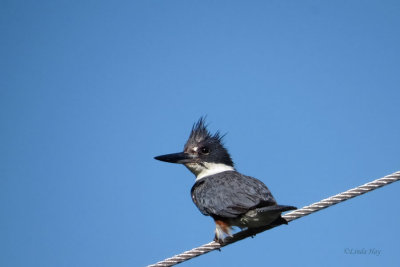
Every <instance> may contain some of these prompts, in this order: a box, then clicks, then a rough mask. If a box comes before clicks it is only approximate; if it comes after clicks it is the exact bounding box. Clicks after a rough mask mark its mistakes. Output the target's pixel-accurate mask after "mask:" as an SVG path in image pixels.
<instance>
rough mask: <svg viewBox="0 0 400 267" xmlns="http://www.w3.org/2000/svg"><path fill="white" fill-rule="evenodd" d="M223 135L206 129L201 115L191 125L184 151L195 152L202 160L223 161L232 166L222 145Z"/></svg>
mask: <svg viewBox="0 0 400 267" xmlns="http://www.w3.org/2000/svg"><path fill="white" fill-rule="evenodd" d="M223 137H224V136H223V135H222V136H221V135H220V133H219V131H217V132H216V133H215V134H211V133H210V132H209V131H208V130H207V125H206V123H205V118H204V117H201V118H200V119H199V120H198V121H197V122H196V123H195V124H194V125H193V127H192V131H191V133H190V136H189V139H188V140H187V142H186V144H185V148H184V152H185V153H189V154H196V156H197V157H198V158H199V159H200V160H202V161H204V162H212V163H223V164H226V165H229V166H232V167H233V161H232V159H231V157H230V155H229V153H228V150H227V149H226V148H225V147H224V145H223V142H222V139H223Z"/></svg>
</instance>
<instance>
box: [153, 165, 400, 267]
mask: <svg viewBox="0 0 400 267" xmlns="http://www.w3.org/2000/svg"><path fill="white" fill-rule="evenodd" d="M398 180H400V171H398V172H395V173H392V174H389V175H387V176H385V177H382V178H379V179H376V180H374V181H372V182H369V183H366V184H364V185H360V186H358V187H356V188H353V189H349V190H347V191H345V192H342V193H340V194H337V195H334V196H331V197H328V198H325V199H323V200H321V201H318V202H316V203H314V204H311V205H309V206H305V207H303V208H301V209H298V210H295V211H292V212H289V213H287V214H285V215H283V216H282V217H283V218H285V219H286V220H287V221H288V222H291V221H294V220H296V219H299V218H301V217H304V216H307V215H309V214H311V213H314V212H317V211H319V210H322V209H325V208H328V207H330V206H333V205H336V204H338V203H340V202H343V201H346V200H348V199H351V198H353V197H357V196H360V195H362V194H365V193H368V192H370V191H372V190H375V189H377V188H380V187H383V186H385V185H388V184H391V183H393V182H396V181H398ZM276 226H278V225H269V226H266V227H262V228H257V229H248V230H244V231H241V232H239V233H237V234H235V235H233V237H231V238H229V237H228V238H227V239H226V240H225V241H224V243H223V244H219V243H217V242H215V241H212V242H210V243H208V244H204V245H202V246H200V247H197V248H194V249H191V250H188V251H185V252H183V253H181V254H178V255H175V256H173V257H171V258H168V259H165V260H163V261H160V262H157V263H155V264H152V265H149V266H148V267H166V266H173V265H175V264H178V263H181V262H184V261H187V260H190V259H192V258H195V257H198V256H200V255H203V254H206V253H208V252H211V251H213V250H217V249H220V248H221V247H224V246H227V245H229V244H232V243H234V242H237V241H239V240H242V239H244V238H247V237H249V236H254V235H256V234H258V233H261V232H263V231H265V230H268V229H271V228H274V227H276Z"/></svg>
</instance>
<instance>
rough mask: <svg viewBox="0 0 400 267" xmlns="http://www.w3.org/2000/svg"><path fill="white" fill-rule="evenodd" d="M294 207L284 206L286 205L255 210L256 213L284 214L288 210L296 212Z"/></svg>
mask: <svg viewBox="0 0 400 267" xmlns="http://www.w3.org/2000/svg"><path fill="white" fill-rule="evenodd" d="M296 209H297V208H296V207H293V206H286V205H274V206H267V207H261V208H257V212H261V213H263V212H274V211H276V212H284V211H288V210H296Z"/></svg>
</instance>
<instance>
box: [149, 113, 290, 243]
mask: <svg viewBox="0 0 400 267" xmlns="http://www.w3.org/2000/svg"><path fill="white" fill-rule="evenodd" d="M222 137H223V136H221V135H220V133H219V132H216V133H215V134H211V133H210V132H209V131H208V130H207V127H206V125H205V120H204V118H200V119H199V121H198V122H197V123H195V124H194V125H193V127H192V131H191V133H190V136H189V139H188V140H187V142H186V144H185V147H184V150H183V152H181V153H174V154H167V155H162V156H157V157H155V159H157V160H161V161H165V162H170V163H179V164H183V165H185V166H186V167H187V168H188V169H189V170H190V171H191V172H192V173H193V174H194V175H196V182H195V184H194V185H193V187H192V190H191V195H192V199H193V202H194V204H196V206H197V208H198V209H199V210H200V212H201V213H203V214H204V215H206V216H211V217H212V218H213V219H214V221H215V224H216V228H215V238H214V240H215V241H217V242H219V243H223V242H224V238H225V237H226V236H231V230H232V227H233V226H237V227H239V228H241V229H244V228H259V227H264V226H268V225H280V224H287V221H286V220H285V219H284V218H282V217H281V213H282V212H284V211H288V210H293V209H296V208H295V207H293V206H284V205H278V204H277V202H276V201H275V199H274V197H273V196H272V194H271V192H270V191H269V189H268V187H267V186H266V185H265V184H264V183H263V182H261V181H260V180H258V179H255V178H253V177H250V176H246V175H243V174H241V173H239V172H237V171H236V170H235V168H234V164H233V161H232V159H231V156H230V155H229V153H228V150H227V149H226V148H225V147H224V145H223V143H222Z"/></svg>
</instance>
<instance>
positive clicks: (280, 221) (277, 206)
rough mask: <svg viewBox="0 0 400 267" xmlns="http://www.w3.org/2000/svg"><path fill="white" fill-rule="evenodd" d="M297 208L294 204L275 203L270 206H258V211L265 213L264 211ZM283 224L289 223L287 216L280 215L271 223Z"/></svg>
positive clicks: (282, 210) (281, 210)
mask: <svg viewBox="0 0 400 267" xmlns="http://www.w3.org/2000/svg"><path fill="white" fill-rule="evenodd" d="M296 209H297V208H296V207H294V206H286V205H274V206H268V207H262V208H257V212H258V213H264V212H284V211H288V210H296ZM281 224H288V222H287V221H286V220H285V218H282V217H281V216H279V217H278V218H276V220H274V221H273V222H272V223H271V225H276V226H278V225H281Z"/></svg>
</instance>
